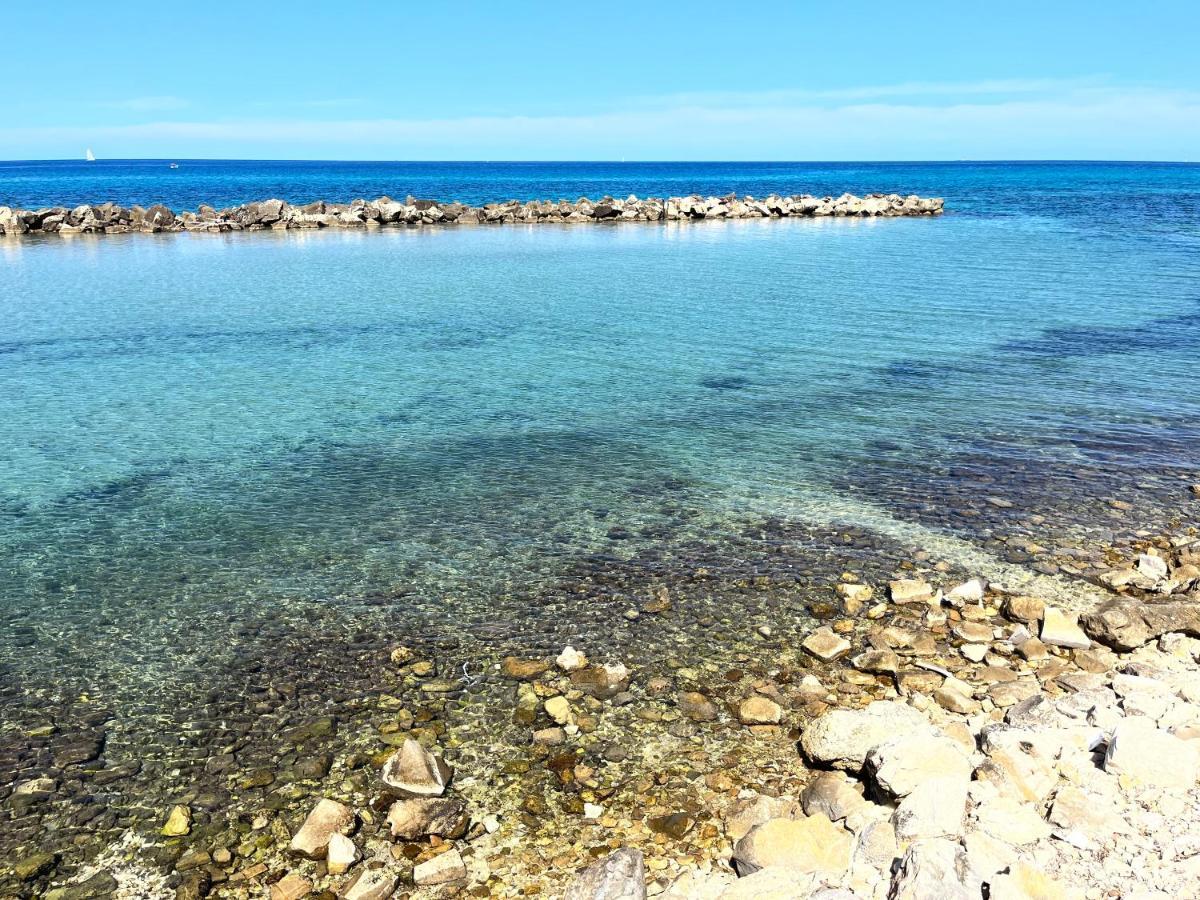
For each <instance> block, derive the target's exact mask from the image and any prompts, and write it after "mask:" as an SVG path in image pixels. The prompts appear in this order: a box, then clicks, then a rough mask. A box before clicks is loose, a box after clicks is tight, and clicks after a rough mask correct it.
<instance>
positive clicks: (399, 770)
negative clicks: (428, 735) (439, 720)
mask: <svg viewBox="0 0 1200 900" xmlns="http://www.w3.org/2000/svg"><path fill="white" fill-rule="evenodd" d="M453 777H454V769H452V768H451V767H450V766H449V765H447V764H446V761H445V760H443V759H442V758H441V757H440V756H435V755H433V754H432V753H430V752H429V751H428V750H426V749H425V748H424V747H422V746H421V745H420V744H419V743H417V742H416V741H414V740H413V739H412V738H409V739H408V740H406V741H405V742H404V744H403V746H401V748H400V749H399V750H397V751H396V752H395V753H393V754H392V755H391V757H389V758H388V761H387V762H386V763H384V765H383V783H384V784H386V785H387V786H388V787H390V788H392V789H394V790H397V791H402V792H404V793H406V794H415V795H416V796H419V797H440V796H441V795H442V794H444V793H445V792H446V785H447V784H449V783H450V779H451V778H453Z"/></svg>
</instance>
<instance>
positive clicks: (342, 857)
mask: <svg viewBox="0 0 1200 900" xmlns="http://www.w3.org/2000/svg"><path fill="white" fill-rule="evenodd" d="M358 860H359V852H358V847H356V846H354V841H352V840H350V838H348V837H346V836H345V835H344V834H333V835H330V837H329V847H328V849H327V850H326V851H325V868H326V870H327V871H328V872H329V874H330V875H344V874H345V873H346V872H349V871H350V867H351V866H353V865H354V864H355V863H356V862H358Z"/></svg>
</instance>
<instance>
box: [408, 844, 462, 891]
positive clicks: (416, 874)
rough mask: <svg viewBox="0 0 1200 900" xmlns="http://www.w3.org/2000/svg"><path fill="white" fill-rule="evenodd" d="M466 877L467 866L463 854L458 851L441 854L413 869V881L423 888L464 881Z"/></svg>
mask: <svg viewBox="0 0 1200 900" xmlns="http://www.w3.org/2000/svg"><path fill="white" fill-rule="evenodd" d="M466 877H467V866H466V864H465V863H464V862H463V858H462V854H460V853H459V852H458V851H457V850H447V851H446V852H445V853H439V854H438V855H437V856H435V857H434V858H433V859H428V860H426V861H425V862H423V863H421V864H420V865H419V866H417V867H416V868H415V869H413V881H415V882H416V883H417V884H419V885H422V886H423V885H428V884H448V883H450V882H452V881H464V880H466Z"/></svg>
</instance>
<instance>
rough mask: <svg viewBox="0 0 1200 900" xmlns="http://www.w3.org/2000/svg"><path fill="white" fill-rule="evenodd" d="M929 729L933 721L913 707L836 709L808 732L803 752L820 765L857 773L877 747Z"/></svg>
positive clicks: (879, 704)
mask: <svg viewBox="0 0 1200 900" xmlns="http://www.w3.org/2000/svg"><path fill="white" fill-rule="evenodd" d="M928 728H929V721H928V720H927V719H926V718H925V717H924V716H923V715H921V713H919V712H918V711H917V710H915V709H913V708H912V707H911V706H908V705H906V704H904V703H898V702H895V701H890V700H876V701H875V702H874V703H872V704H871V705H870V706H867V707H866V708H865V709H861V710H849V709H834V710H831V711H829V712H827V713H825V714H824V715H822V716H820V717H819V718H817V719H816V720H814V721H813V722H811V723H810V724H809V725H808V727H807V728H805V729H804V732H803V734H802V735H801V737H800V749H801V750H802V751H803V753H804V755H805V756H806V757H807V758H808V759H809V760H810V761H812V762H814V763H816V764H817V765H821V766H830V767H832V768H835V769H845V770H847V771H851V772H857V771H858V770H860V769H861V768H862V766H863V762H864V761H865V760H866V758H867V754H868V753H869V752H870V751H871V750H872V749H873V748H874V747H876V746H878V745H879V744H882V743H883V742H884V741H886V740H888V739H889V738H891V737H893V736H894V735H896V734H901V733H904V732H906V731H911V730H913V729H922V730H927V729H928Z"/></svg>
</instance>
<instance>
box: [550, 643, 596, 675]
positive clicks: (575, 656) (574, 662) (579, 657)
mask: <svg viewBox="0 0 1200 900" xmlns="http://www.w3.org/2000/svg"><path fill="white" fill-rule="evenodd" d="M554 663H555V665H557V666H558V667H559V668H560V669H562V670H563V671H564V672H574V671H575V670H577V669H586V668H587V665H588V658H587V657H586V656H585V655H584V654H582V653H580V652H579V651H578V650H576V649H575V648H574V647H572V646H570V645H567V646H566V647H564V648H563V652H562V653H560V654H558V658H557V659H555V660H554Z"/></svg>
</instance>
